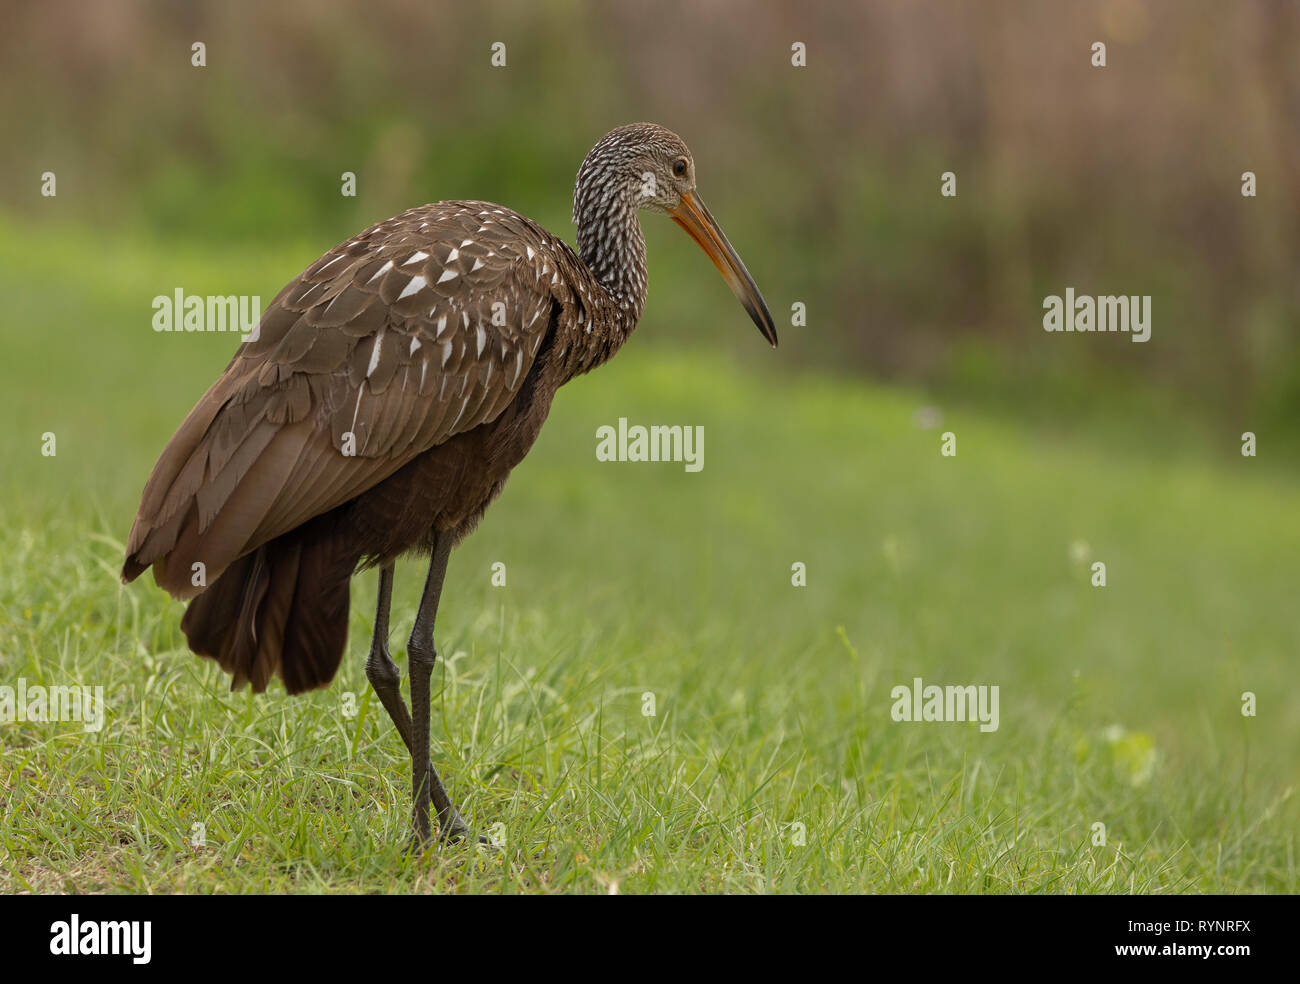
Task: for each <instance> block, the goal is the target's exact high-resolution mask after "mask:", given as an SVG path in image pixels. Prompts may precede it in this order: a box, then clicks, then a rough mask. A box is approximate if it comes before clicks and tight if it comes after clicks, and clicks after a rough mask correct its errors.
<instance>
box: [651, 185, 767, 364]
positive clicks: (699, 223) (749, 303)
mask: <svg viewBox="0 0 1300 984" xmlns="http://www.w3.org/2000/svg"><path fill="white" fill-rule="evenodd" d="M668 214H669V215H671V216H672V217H673V221H674V222H676V223H677V224H678V225H679V226H681V227H682V228H683V229H685V230H686V231H687V233H689V234H690V237H691V238H692V239H694V240H695V242H696V243H697V244H698V245H699V247H700V249H702V250H704V252H705V254H706V255H707V256H708V257H709V259H711V260H712V261H713V265H714V266H715V267H717V268H718V270H719V271H720V272H721V273H722V276H723V278H724V279H725V280H726V281H727V286H728V287H730V288H731V292H732V293H733V294H735V295H736V297H737V299H738V300H739V301H740V303H741V304H743V305H744V306H745V310H746V311H748V312H749V316H750V317H751V318H753V319H754V324H756V325H758V330H759V331H761V332H762V333H763V337H764V338H766V339H767V340H768V341H769V342H770V343H771V345H772V347H773V348H776V325H775V324H773V323H772V312H770V311H769V310H768V309H767V302H766V301H764V300H763V295H762V294H761V293H759V290H758V284H756V283H754V278H753V277H751V276H750V275H749V271H748V270H746V269H745V264H744V263H742V262H740V257H739V256H737V255H736V251H735V250H734V249H732V247H731V243H729V242H727V237H726V236H724V235H723V234H722V229H721V228H719V226H718V220H717V219H715V218H714V217H713V213H712V212H710V211H709V210H708V209H707V208H706V207H705V205H704V202H702V201H700V197H699V196H698V195H697V194H695V192H693V191H688V192H687V193H686V194H684V195H683V196H682V203H681V204H680V205H678V206H677V208H675V209H674V210H673V211H671V212H669V213H668Z"/></svg>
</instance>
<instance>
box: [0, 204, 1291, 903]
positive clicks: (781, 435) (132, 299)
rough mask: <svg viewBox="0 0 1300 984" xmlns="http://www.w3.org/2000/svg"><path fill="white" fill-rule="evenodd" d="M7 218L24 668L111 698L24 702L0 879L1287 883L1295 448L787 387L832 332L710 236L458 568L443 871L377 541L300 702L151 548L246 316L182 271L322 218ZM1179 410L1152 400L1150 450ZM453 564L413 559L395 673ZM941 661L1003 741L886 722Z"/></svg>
mask: <svg viewBox="0 0 1300 984" xmlns="http://www.w3.org/2000/svg"><path fill="white" fill-rule="evenodd" d="M2 231H3V235H0V243H2V244H3V245H0V288H2V289H3V296H4V298H5V310H4V312H3V314H2V315H0V319H2V325H3V327H2V329H0V341H2V342H3V347H4V352H5V355H4V358H3V361H2V362H0V387H2V389H3V393H4V406H5V417H6V426H5V427H4V428H3V429H2V430H0V461H2V462H3V478H2V479H0V493H2V501H0V556H2V557H3V558H4V562H3V564H0V685H2V686H10V687H16V686H17V685H18V681H19V680H20V679H23V680H25V681H26V684H27V685H28V686H31V685H33V684H40V685H87V686H102V687H103V693H104V697H105V700H106V702H107V718H106V723H105V725H104V727H103V729H102V730H101V731H99V732H98V733H87V732H85V731H84V730H83V729H82V728H81V726H80V725H78V724H76V723H72V722H56V723H33V722H13V723H5V724H3V725H0V790H3V797H4V804H3V810H0V890H2V891H5V892H21V891H37V892H59V891H69V892H103V891H109V892H123V891H130V892H146V891H147V892H176V891H189V892H286V891H311V892H320V891H326V892H335V891H339V892H389V891H392V892H408V891H439V892H442V891H458V892H471V891H490V892H584V893H606V892H609V893H613V892H619V893H634V892H688V891H700V890H703V891H736V892H795V891H803V892H811V891H820V892H839V891H871V892H1035V893H1038V892H1041V893H1089V892H1158V893H1180V892H1281V891H1290V892H1294V891H1296V890H1297V887H1298V881H1297V857H1296V855H1297V850H1296V849H1297V829H1300V825H1297V809H1296V802H1295V798H1294V796H1293V791H1294V786H1295V784H1296V781H1297V757H1296V749H1297V747H1300V698H1298V697H1297V692H1296V686H1295V683H1296V678H1297V652H1298V651H1300V620H1298V619H1297V616H1296V610H1297V609H1296V604H1295V591H1296V569H1297V557H1300V510H1298V509H1297V508H1296V497H1297V492H1300V479H1297V478H1296V477H1295V475H1293V474H1290V475H1289V474H1288V473H1287V472H1286V471H1285V470H1282V469H1279V468H1277V467H1275V466H1273V465H1270V464H1269V462H1268V461H1267V460H1265V459H1263V458H1261V459H1255V460H1251V459H1244V458H1240V457H1233V456H1231V455H1224V456H1222V457H1220V458H1219V459H1217V460H1215V461H1214V462H1205V461H1201V460H1198V459H1193V458H1185V459H1180V458H1173V459H1172V460H1170V458H1169V457H1168V456H1167V455H1163V454H1154V453H1153V454H1152V455H1149V456H1147V455H1141V454H1135V453H1133V451H1132V450H1131V447H1130V450H1128V451H1125V452H1120V451H1118V450H1116V449H1113V448H1108V447H1107V446H1106V443H1105V442H1104V441H1103V440H1101V439H1100V438H1094V439H1082V438H1077V437H1072V438H1069V439H1066V438H1063V437H1060V436H1056V435H1054V434H1052V433H1051V432H1050V431H1046V430H1043V429H1042V428H1040V427H1038V426H1036V425H1035V424H1034V421H1033V419H1032V417H1033V415H1032V414H1031V413H1029V412H1027V413H1026V419H1025V420H1024V421H1023V422H1019V423H1017V422H1015V421H1013V420H1008V419H999V420H995V419H992V418H983V417H979V416H973V415H969V414H965V413H955V412H952V411H951V410H949V411H947V412H946V413H945V415H944V417H943V421H942V424H941V425H940V426H939V427H938V428H937V429H926V428H921V427H918V426H917V424H916V422H915V420H914V415H915V412H916V410H917V409H918V407H919V406H921V405H922V404H923V403H924V402H925V401H924V400H922V399H921V398H920V397H918V396H917V395H916V394H915V393H912V392H909V391H906V390H901V389H896V388H889V387H884V386H876V385H869V384H867V383H863V382H853V381H851V380H844V379H831V378H827V377H822V376H817V375H812V374H806V373H795V372H783V371H782V370H781V366H780V363H781V361H782V358H783V356H784V355H786V353H788V352H790V351H791V350H794V351H797V347H798V346H797V339H795V338H793V337H792V338H791V339H790V344H789V345H788V346H786V347H783V349H782V350H780V351H778V352H776V353H772V352H770V351H766V350H765V348H764V346H763V344H762V342H761V340H760V339H759V338H758V337H757V335H756V334H755V333H754V331H753V327H752V325H750V324H749V322H748V320H747V319H746V318H745V316H744V314H743V312H742V311H740V309H739V308H738V307H737V306H735V305H734V303H732V302H731V299H730V297H729V295H727V293H726V289H725V287H723V286H722V285H721V283H719V282H716V280H717V278H716V277H713V275H712V273H711V271H709V270H708V269H707V265H706V264H703V263H702V262H701V263H699V264H698V265H696V267H695V268H694V275H692V276H690V277H689V278H687V277H685V276H678V275H676V274H674V275H673V276H672V277H671V279H669V278H664V277H660V278H654V277H653V274H654V269H653V268H654V263H653V259H652V279H653V282H652V287H651V299H650V307H649V310H648V311H647V317H646V321H645V322H644V323H643V325H642V328H641V331H640V334H639V335H638V336H636V337H634V339H633V340H632V342H631V343H630V344H629V346H628V348H627V349H626V350H625V351H624V352H623V353H621V354H620V355H619V356H618V358H616V359H615V360H614V361H613V362H612V363H611V364H610V365H608V366H606V367H604V368H603V369H601V370H600V371H598V372H597V373H595V374H593V375H591V376H589V377H584V378H582V379H579V380H577V381H575V382H574V383H572V384H570V386H568V387H567V388H566V389H564V390H562V391H561V393H560V395H559V397H558V398H557V400H556V404H555V407H554V410H553V412H552V414H551V419H550V421H549V422H548V424H547V427H546V428H545V430H544V432H543V435H542V438H541V440H540V442H539V443H538V445H537V447H536V448H535V449H534V451H533V453H532V455H531V456H530V457H529V458H528V460H527V461H526V462H525V463H524V464H523V465H522V466H521V467H520V468H518V469H517V470H516V472H515V474H514V476H513V477H512V479H511V481H510V483H509V485H508V486H507V488H506V492H505V494H504V495H503V497H502V498H501V499H500V501H499V502H498V503H497V504H496V505H495V506H494V508H493V509H492V510H490V511H489V513H488V516H487V518H486V520H485V521H484V523H483V525H482V527H481V528H480V530H479V532H478V533H477V534H475V536H473V537H472V538H471V539H470V540H469V541H468V542H467V543H466V544H465V545H464V546H463V547H462V548H461V549H460V550H458V551H457V552H456V553H455V554H453V556H452V561H451V567H450V573H449V577H448V584H447V588H446V591H445V593H444V595H443V603H442V607H441V613H440V620H439V624H438V632H437V643H438V649H439V652H440V654H441V659H440V662H439V664H438V668H437V669H436V671H435V677H434V685H435V697H434V707H433V732H434V746H435V747H434V760H435V762H436V763H437V764H438V765H439V767H440V769H441V771H442V774H443V777H444V779H445V780H446V782H447V785H448V788H449V790H450V792H451V794H452V796H453V798H454V799H456V800H457V802H458V803H459V804H460V806H461V809H462V811H463V812H464V813H465V815H466V817H468V818H469V819H470V821H471V823H472V824H473V825H474V826H475V827H476V828H477V829H478V830H480V831H482V832H484V833H487V834H490V835H492V836H493V837H494V838H496V840H497V841H498V842H499V846H496V847H478V846H464V845H461V846H450V847H442V848H438V849H435V850H434V851H432V852H431V853H430V854H429V855H428V856H425V857H421V858H410V857H408V856H407V855H406V853H405V849H406V844H407V831H408V823H409V809H410V775H409V767H408V764H407V763H408V760H407V757H406V754H405V750H404V749H403V747H402V744H401V741H400V739H399V738H398V736H397V734H396V733H395V731H394V730H393V728H392V727H391V725H390V724H389V722H388V719H387V717H386V715H385V714H384V712H383V709H382V708H381V707H380V705H379V703H378V701H377V700H376V699H375V698H374V696H373V694H372V693H371V692H370V690H369V687H368V685H367V682H366V679H365V674H364V667H363V664H364V658H365V651H366V647H367V644H368V639H369V634H370V627H371V620H372V616H373V609H372V605H373V601H374V592H375V574H374V573H373V572H371V573H367V574H364V575H361V576H359V577H357V578H356V579H355V580H354V592H353V614H352V634H351V640H350V650H349V653H348V655H347V656H346V657H345V660H344V663H343V667H342V669H341V671H340V673H339V676H338V678H337V679H336V680H335V682H334V684H333V686H332V687H331V688H329V689H327V690H323V691H319V692H315V693H312V694H310V695H307V696H303V697H298V698H288V697H286V696H285V695H284V693H283V690H282V689H280V687H279V684H278V682H277V683H275V684H273V686H272V689H271V690H270V691H268V693H266V694H264V695H261V696H258V697H252V696H250V695H249V694H247V693H246V692H239V693H231V692H230V691H229V689H228V680H227V678H226V677H225V676H224V675H223V674H222V673H221V672H220V671H219V670H218V668H217V667H216V666H215V665H214V664H212V663H210V662H208V661H203V660H199V659H197V658H196V657H194V656H192V655H191V654H190V653H189V652H188V650H187V649H186V648H185V645H184V639H183V636H182V635H181V632H180V628H179V622H180V617H181V614H182V611H183V608H182V606H181V605H180V604H178V603H175V602H173V601H171V600H170V599H168V598H167V597H166V596H165V595H164V594H163V593H162V592H161V591H159V590H158V589H157V588H156V587H155V586H154V585H153V583H152V579H151V578H150V577H149V576H146V577H145V578H143V579H141V581H139V582H137V583H136V584H134V585H132V586H130V587H125V588H124V587H122V586H121V585H120V583H119V582H118V579H117V572H118V569H119V568H120V565H121V560H122V546H123V541H124V539H125V536H126V533H127V530H128V528H129V526H130V522H131V518H132V515H133V513H134V510H135V507H136V504H137V502H138V496H139V492H140V489H141V487H142V485H143V482H144V480H145V478H146V476H147V474H148V471H149V468H150V467H151V466H152V464H153V462H154V460H155V458H156V456H157V454H158V452H159V451H160V450H161V448H162V446H163V444H164V443H165V441H166V439H167V438H168V436H169V435H170V434H171V432H172V430H173V429H174V427H175V426H176V425H177V424H178V423H179V421H180V420H181V419H182V417H183V416H184V414H185V413H186V412H187V411H188V409H189V408H190V406H191V405H192V404H193V403H194V401H195V400H196V399H197V398H198V396H199V395H200V393H201V392H202V390H203V389H204V388H205V387H206V386H207V385H208V383H209V382H210V381H211V380H212V379H213V378H215V376H216V374H217V373H218V372H219V371H220V370H221V368H222V367H223V366H224V365H225V362H226V361H227V359H228V358H229V356H230V353H231V351H232V349H233V346H234V344H235V339H234V338H233V337H231V336H193V335H189V336H187V335H174V336H169V335H158V334H155V333H154V332H153V331H152V330H151V328H150V324H149V318H150V315H151V313H152V311H151V309H150V300H151V298H152V297H153V296H154V295H155V294H169V293H170V292H171V291H172V289H173V288H175V287H176V286H183V287H184V288H185V289H186V290H187V291H188V292H190V293H199V294H206V293H221V294H227V293H258V294H261V296H262V300H263V302H264V303H265V302H267V301H269V300H270V298H271V296H273V295H274V293H275V292H276V290H277V289H278V288H279V287H280V286H281V284H283V283H284V282H285V281H286V280H287V279H288V278H289V276H290V275H292V274H293V273H295V272H296V271H297V270H299V269H301V268H302V267H303V266H305V265H306V264H307V263H308V262H309V261H310V260H311V259H313V258H314V257H315V256H316V255H318V254H319V253H320V252H321V251H322V249H323V247H324V246H325V245H327V244H324V243H315V244H299V245H297V246H292V247H288V246H276V247H269V246H268V247H265V248H254V249H253V250H252V251H248V250H239V251H237V250H235V249H234V248H233V247H232V248H230V249H228V250H225V251H222V250H219V249H211V248H207V249H205V248H201V247H199V246H195V247H193V248H191V249H187V248H173V247H171V246H168V247H167V248H163V247H161V246H158V247H149V246H141V245H140V244H139V243H134V242H131V241H124V242H122V243H117V244H114V248H113V249H111V250H110V251H108V252H107V254H104V253H100V252H98V251H96V250H94V249H92V248H91V245H90V240H89V239H88V238H84V237H80V236H77V235H75V234H72V233H44V232H37V231H35V230H30V229H25V228H17V227H13V226H9V225H5V226H4V228H3V230H2ZM687 246H689V244H687ZM692 294H698V295H699V297H700V306H699V310H700V311H701V312H702V313H701V315H700V323H699V326H698V334H699V335H700V336H701V337H702V338H705V339H707V338H708V337H710V336H715V335H716V336H721V335H724V334H727V333H737V332H739V333H746V334H748V335H750V336H753V338H752V350H751V351H750V352H746V354H745V355H744V361H743V363H737V362H736V361H734V360H733V359H730V358H726V357H723V356H721V355H718V354H711V353H710V350H708V349H706V348H698V349H697V348H692V349H691V350H689V351H674V350H672V349H671V348H670V347H669V346H667V345H665V344H663V343H662V341H660V342H656V341H655V340H654V338H653V334H654V331H655V322H656V317H661V316H662V315H661V314H660V315H657V314H656V310H657V309H656V305H657V304H667V303H668V302H667V301H666V300H664V297H663V295H676V296H677V298H678V299H677V301H675V302H674V303H676V304H677V305H679V306H680V305H681V300H680V298H681V296H683V295H684V296H687V297H689V296H691V295H692ZM657 298H659V300H657ZM773 306H774V308H776V307H778V306H779V305H778V304H776V303H774V305H773ZM808 330H812V329H808ZM796 331H797V330H796ZM789 333H790V329H787V334H789ZM787 357H788V356H787ZM620 417H626V418H628V420H629V421H630V422H631V423H633V424H637V423H640V424H681V425H692V426H694V425H700V426H703V428H704V434H705V442H704V468H703V470H702V471H700V472H698V473H694V474H691V473H687V471H686V470H685V469H684V467H683V466H682V465H680V464H672V463H660V464H631V463H606V462H599V461H597V460H596V455H595V447H596V429H597V428H598V427H600V426H601V425H605V424H611V425H614V424H617V421H618V418H620ZM1179 426H1180V422H1179V421H1178V420H1177V419H1169V420H1145V421H1133V422H1132V427H1133V428H1136V429H1140V430H1142V431H1144V432H1146V433H1149V435H1150V442H1151V445H1152V446H1153V447H1156V446H1158V445H1160V444H1161V440H1162V439H1161V434H1162V432H1163V431H1165V430H1167V429H1168V430H1177V428H1178V427H1179ZM943 431H952V432H954V433H955V434H956V436H957V452H958V453H957V455H956V457H952V458H945V457H942V456H941V455H940V454H939V445H940V433H941V432H943ZM46 432H53V433H54V434H55V435H56V440H57V454H56V455H55V456H54V457H45V456H42V455H41V453H40V452H41V439H42V438H41V435H42V434H44V433H46ZM1261 450H1262V453H1263V452H1264V451H1266V450H1267V442H1266V441H1265V440H1263V439H1261ZM1096 561H1101V562H1104V563H1105V564H1106V574H1107V584H1106V586H1105V587H1093V586H1092V584H1091V571H1090V565H1091V564H1092V563H1093V562H1096ZM496 563H500V564H504V565H505V578H506V583H505V585H504V586H494V585H493V583H492V573H493V565H494V564H496ZM796 563H801V564H804V565H806V579H807V584H806V586H803V587H797V586H794V585H792V583H791V579H792V565H794V564H796ZM422 574H423V572H422V570H421V569H420V567H419V566H418V565H417V564H415V563H404V564H403V565H401V566H399V569H398V579H397V588H396V593H395V598H394V628H393V635H392V650H393V653H394V655H395V657H396V658H397V660H398V662H399V664H402V665H403V669H404V670H405V639H406V634H407V633H408V632H409V629H410V622H411V619H412V617H413V615H414V608H415V604H416V601H417V596H418V593H419V588H420V583H421V578H422ZM917 677H920V678H921V679H922V680H923V681H924V682H925V683H927V684H931V683H932V684H938V685H966V684H971V685H989V686H997V687H998V688H999V694H1000V699H999V727H998V729H997V730H996V731H993V732H989V733H984V732H981V731H980V729H979V727H978V725H977V724H973V723H957V722H954V723H940V722H930V723H900V722H896V721H894V720H893V719H892V717H891V713H890V712H891V706H892V704H893V700H892V698H891V693H890V692H891V690H892V688H894V687H895V686H898V685H906V686H909V687H910V685H911V683H912V681H913V679H914V678H917ZM1246 692H1250V693H1252V694H1254V695H1255V701H1256V711H1257V713H1256V715H1255V716H1252V717H1246V716H1243V714H1242V712H1241V708H1242V702H1243V694H1244V693H1246ZM648 712H652V713H648ZM1098 825H1104V843H1102V842H1101V841H1102V840H1103V834H1102V828H1101V827H1099V826H1098ZM196 842H198V843H196Z"/></svg>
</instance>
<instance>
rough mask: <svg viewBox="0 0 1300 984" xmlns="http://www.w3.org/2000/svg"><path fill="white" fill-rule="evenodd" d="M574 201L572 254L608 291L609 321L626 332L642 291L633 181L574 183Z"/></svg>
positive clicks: (635, 316)
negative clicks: (574, 243)
mask: <svg viewBox="0 0 1300 984" xmlns="http://www.w3.org/2000/svg"><path fill="white" fill-rule="evenodd" d="M575 201H576V205H577V208H576V209H575V212H576V216H575V217H576V218H577V221H578V255H579V256H580V257H581V258H582V262H583V263H584V264H586V266H587V269H588V270H590V271H591V273H592V275H593V276H594V277H595V278H596V281H597V283H599V284H600V286H601V287H603V288H604V289H605V292H606V294H608V296H609V299H610V301H611V302H612V304H613V306H614V308H615V310H616V311H617V318H618V321H619V324H618V325H617V326H615V327H616V328H617V330H618V331H619V332H620V333H621V335H622V338H626V337H627V335H629V334H631V332H632V329H633V328H635V327H636V323H637V321H639V320H640V318H641V312H642V310H643V309H644V308H645V296H646V265H645V237H644V236H642V235H641V222H640V221H639V220H638V218H637V205H638V204H639V202H638V189H637V186H636V185H634V184H631V183H622V184H618V183H614V182H611V183H608V184H602V185H598V186H595V187H579V188H578V192H577V195H576V196H575ZM622 338H621V339H620V341H622Z"/></svg>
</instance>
